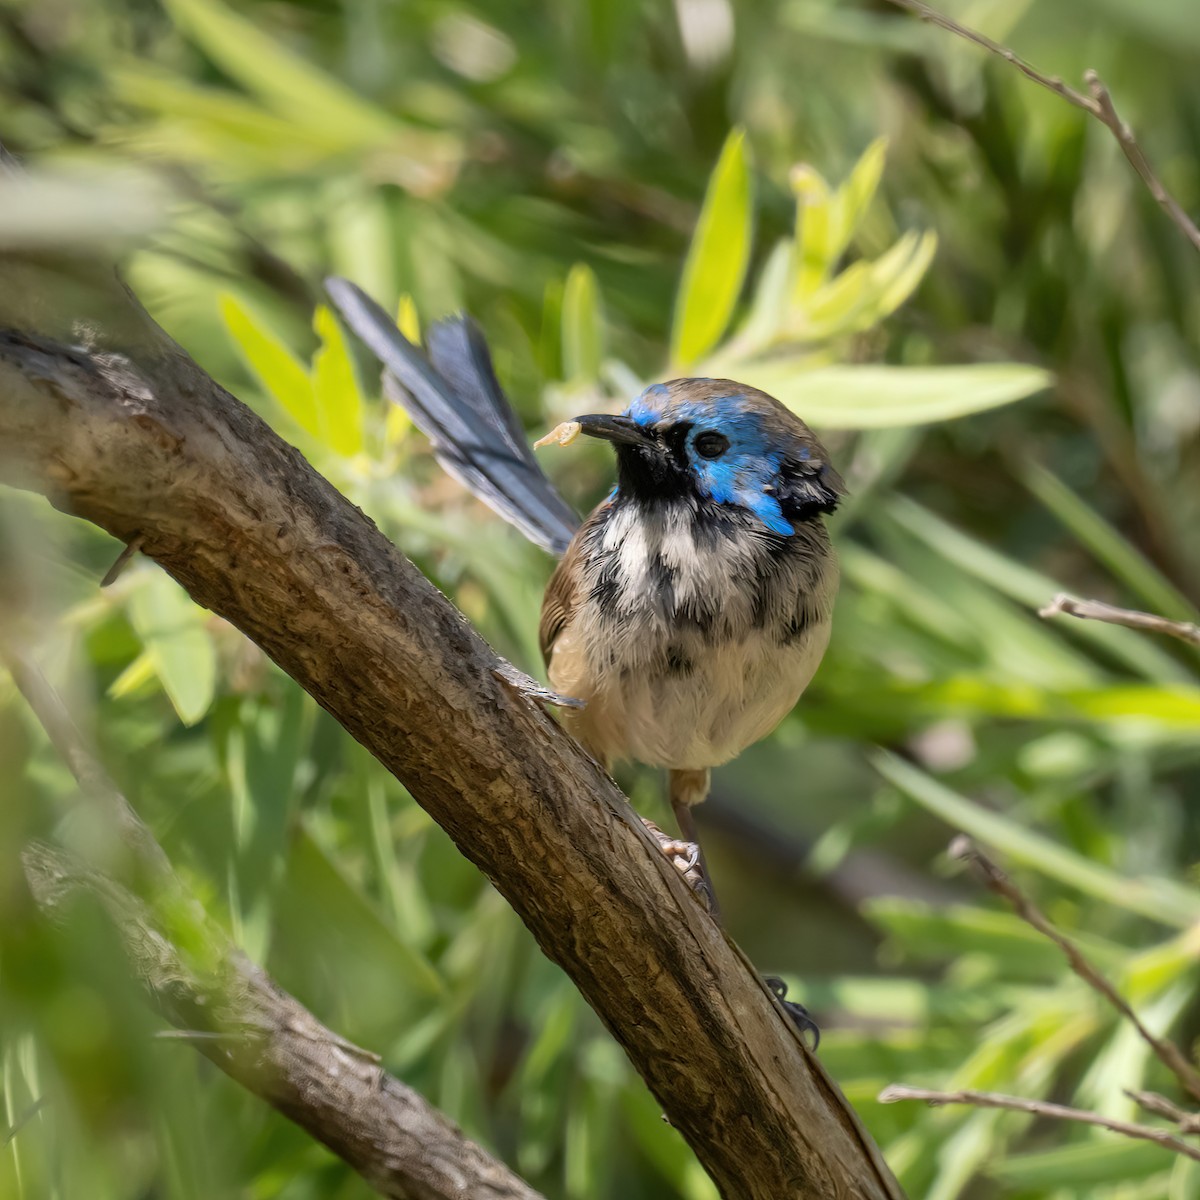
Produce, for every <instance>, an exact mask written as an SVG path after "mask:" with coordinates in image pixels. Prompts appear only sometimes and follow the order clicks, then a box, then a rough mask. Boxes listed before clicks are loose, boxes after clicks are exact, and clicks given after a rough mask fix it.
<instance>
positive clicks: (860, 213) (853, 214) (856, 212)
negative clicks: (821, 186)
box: [834, 137, 887, 254]
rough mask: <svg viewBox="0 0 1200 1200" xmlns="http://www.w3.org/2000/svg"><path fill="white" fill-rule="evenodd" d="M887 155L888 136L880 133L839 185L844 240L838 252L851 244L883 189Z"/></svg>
mask: <svg viewBox="0 0 1200 1200" xmlns="http://www.w3.org/2000/svg"><path fill="white" fill-rule="evenodd" d="M886 158H887V138H886V137H878V138H876V139H875V140H874V141H873V142H872V143H871V144H870V145H869V146H868V147H867V148H866V149H865V150H864V151H863V153H862V157H861V158H860V159H859V160H858V162H856V163H855V164H854V169H853V170H852V171H851V172H850V175H849V178H847V180H846V182H845V183H843V184H842V186H841V187H840V188H838V191H837V197H836V199H835V201H834V209H835V211H836V213H837V226H838V242H839V243H840V247H839V249H838V251H837V253H838V254H841V253H842V252H843V251H844V250H845V249H846V247H847V246H848V245H849V244H850V239H851V238H852V237H853V236H854V235H855V233H857V232H858V227H859V226H860V225H861V224H862V220H863V217H865V216H866V215H867V209H868V208H870V206H871V201H872V200H874V199H875V193H876V192H877V191H878V190H879V181H880V180H881V179H882V178H883V164H884V161H885V159H886Z"/></svg>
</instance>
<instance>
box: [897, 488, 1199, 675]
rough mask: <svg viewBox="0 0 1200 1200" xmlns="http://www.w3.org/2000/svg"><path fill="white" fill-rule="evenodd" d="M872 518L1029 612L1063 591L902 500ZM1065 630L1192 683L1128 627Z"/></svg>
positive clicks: (1131, 664)
mask: <svg viewBox="0 0 1200 1200" xmlns="http://www.w3.org/2000/svg"><path fill="white" fill-rule="evenodd" d="M875 519H876V520H880V521H883V522H892V523H894V524H897V525H899V526H901V527H902V528H903V529H905V530H906V531H907V532H908V533H910V534H911V535H912V536H914V537H916V538H918V539H919V540H920V541H922V542H924V543H925V544H926V545H928V546H931V547H932V548H933V549H934V550H936V551H937V552H938V553H939V554H940V555H942V556H943V557H944V558H946V559H947V560H949V561H950V562H952V563H956V564H957V565H958V566H959V567H961V568H962V570H964V571H966V572H968V573H969V574H971V575H973V576H974V577H975V578H976V579H981V580H983V581H984V582H985V583H988V584H990V585H991V586H992V587H994V588H995V589H996V590H997V591H998V592H1001V593H1002V594H1003V595H1005V596H1009V597H1011V598H1012V599H1013V600H1017V601H1019V602H1020V603H1022V604H1025V605H1027V606H1028V607H1029V608H1031V609H1033V610H1035V611H1036V610H1037V609H1039V608H1041V607H1042V605H1044V604H1046V603H1047V602H1048V600H1049V598H1050V597H1053V596H1054V595H1055V593H1057V592H1060V591H1062V590H1063V589H1062V585H1061V584H1060V583H1059V582H1058V581H1057V580H1054V579H1051V578H1050V577H1049V576H1048V575H1043V574H1041V573H1040V572H1039V571H1035V570H1033V569H1032V568H1031V567H1029V566H1027V565H1026V564H1025V563H1021V562H1017V561H1016V560H1015V559H1013V558H1010V557H1008V556H1007V555H1004V554H1001V553H999V552H998V551H996V550H993V549H992V548H991V547H990V546H985V545H984V544H983V543H982V542H980V541H979V540H978V539H976V538H973V537H971V536H970V535H969V534H966V533H963V532H962V530H960V529H955V528H954V526H953V525H951V524H949V522H947V521H945V520H943V519H942V518H941V517H939V516H938V515H937V513H935V512H933V511H932V510H931V509H928V508H925V507H924V506H923V505H920V504H917V503H916V502H915V501H913V500H909V499H907V498H906V497H902V496H897V497H893V500H892V502H891V503H890V504H889V505H888V508H887V512H886V513H879V514H876V517H875ZM1070 631H1071V636H1072V639H1073V640H1075V641H1084V642H1090V643H1091V644H1092V645H1094V646H1097V647H1101V648H1103V649H1104V650H1105V651H1106V652H1107V653H1109V654H1111V655H1112V656H1113V657H1114V658H1117V659H1119V660H1120V661H1121V662H1122V663H1123V664H1124V665H1125V666H1126V667H1128V668H1129V669H1130V670H1131V671H1134V672H1136V673H1137V674H1138V675H1140V676H1141V677H1142V678H1144V679H1152V680H1155V681H1156V682H1167V683H1179V684H1184V685H1187V684H1190V683H1191V682H1192V681H1193V677H1192V675H1191V674H1190V672H1188V671H1187V670H1186V669H1185V668H1184V667H1183V666H1181V665H1180V664H1179V663H1178V662H1176V661H1175V659H1173V658H1172V657H1171V656H1170V655H1169V654H1167V653H1166V652H1165V651H1164V650H1162V649H1161V648H1160V647H1158V646H1156V645H1155V644H1154V643H1153V642H1150V641H1148V640H1147V639H1146V638H1145V637H1143V636H1142V635H1141V634H1139V633H1135V632H1134V631H1133V630H1132V629H1121V628H1119V627H1118V626H1116V625H1105V624H1103V623H1102V622H1100V621H1074V622H1072V624H1071V626H1070Z"/></svg>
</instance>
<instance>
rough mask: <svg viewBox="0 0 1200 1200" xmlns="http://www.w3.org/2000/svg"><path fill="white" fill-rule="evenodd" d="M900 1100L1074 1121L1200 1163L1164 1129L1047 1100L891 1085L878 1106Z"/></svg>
mask: <svg viewBox="0 0 1200 1200" xmlns="http://www.w3.org/2000/svg"><path fill="white" fill-rule="evenodd" d="M901 1100H924V1101H925V1102H926V1103H927V1104H932V1105H935V1106H936V1105H939V1104H970V1105H972V1106H973V1107H975V1108H1003V1109H1007V1110H1009V1111H1010V1112H1022V1113H1028V1114H1029V1115H1030V1116H1034V1117H1049V1118H1051V1119H1052V1120H1055V1121H1076V1122H1078V1123H1079V1124H1080V1125H1095V1126H1096V1127H1097V1128H1099V1129H1107V1130H1108V1131H1109V1132H1110V1133H1119V1134H1121V1135H1122V1136H1123V1137H1128V1138H1137V1139H1139V1140H1140V1141H1143V1142H1154V1143H1155V1145H1158V1146H1161V1147H1162V1148H1163V1149H1164V1150H1174V1151H1175V1153H1176V1154H1182V1155H1184V1156H1185V1157H1187V1158H1192V1159H1195V1160H1196V1162H1200V1150H1198V1149H1196V1147H1194V1146H1189V1145H1188V1144H1187V1142H1184V1141H1181V1140H1180V1139H1179V1138H1177V1137H1175V1135H1174V1134H1172V1133H1168V1132H1167V1130H1165V1129H1155V1128H1153V1127H1152V1126H1150V1125H1137V1124H1135V1123H1134V1122H1132V1121H1118V1120H1116V1119H1115V1118H1113V1117H1104V1116H1101V1115H1100V1113H1094V1112H1089V1111H1088V1110H1087V1109H1086V1108H1071V1107H1069V1106H1068V1105H1066V1104H1054V1103H1052V1102H1050V1101H1049V1100H1028V1099H1026V1098H1025V1097H1024V1096H1005V1095H1002V1094H1001V1093H999V1092H974V1091H960V1092H938V1091H932V1090H930V1089H929V1088H915V1087H907V1086H905V1085H904V1084H900V1083H893V1084H892V1085H891V1086H890V1087H886V1088H884V1089H883V1091H882V1092H880V1093H879V1102H880V1103H881V1104H896V1103H897V1102H899V1101H901Z"/></svg>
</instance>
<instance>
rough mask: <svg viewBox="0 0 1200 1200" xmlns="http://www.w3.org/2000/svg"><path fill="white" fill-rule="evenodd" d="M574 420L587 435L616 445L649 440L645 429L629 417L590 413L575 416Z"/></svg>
mask: <svg viewBox="0 0 1200 1200" xmlns="http://www.w3.org/2000/svg"><path fill="white" fill-rule="evenodd" d="M575 421H576V423H577V424H578V425H579V428H580V429H581V430H582V431H583V432H584V433H586V434H587V435H588V436H589V437H594V438H603V439H604V440H605V441H606V442H612V443H613V444H614V445H617V446H644V445H645V444H646V442H647V441H648V440H649V437H648V435H647V433H646V431H645V430H644V429H643V428H642V427H641V426H640V425H639V424H638V423H637V422H636V421H635V420H633V419H632V418H631V417H611V416H609V415H608V414H607V413H592V414H590V415H589V416H585V417H576V418H575Z"/></svg>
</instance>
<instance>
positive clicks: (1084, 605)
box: [1038, 592, 1200, 646]
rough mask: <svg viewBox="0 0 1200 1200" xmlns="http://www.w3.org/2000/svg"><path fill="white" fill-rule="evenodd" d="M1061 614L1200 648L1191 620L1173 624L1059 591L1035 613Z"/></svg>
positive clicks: (1197, 630) (1198, 629)
mask: <svg viewBox="0 0 1200 1200" xmlns="http://www.w3.org/2000/svg"><path fill="white" fill-rule="evenodd" d="M1064 613H1065V614H1066V615H1067V616H1068V617H1079V618H1080V619H1081V620H1084V621H1104V622H1105V623H1106V624H1109V625H1124V626H1125V627H1126V628H1127V629H1140V630H1143V631H1144V632H1146V633H1163V634H1166V635H1167V637H1173V638H1178V639H1179V640H1180V641H1181V642H1187V643H1188V645H1189V646H1200V625H1194V624H1193V623H1192V622H1191V621H1172V620H1170V619H1169V618H1167V617H1160V616H1158V615H1157V613H1148V612H1139V611H1138V610H1137V609H1134V608H1117V607H1116V605H1113V604H1105V603H1104V602H1103V601H1102V600H1076V599H1075V598H1074V597H1073V596H1068V595H1066V594H1065V593H1064V592H1059V594H1058V595H1057V596H1055V597H1054V599H1053V600H1051V601H1050V603H1049V604H1047V605H1046V607H1045V608H1043V609H1039V610H1038V616H1039V617H1057V616H1060V615H1062V614H1064Z"/></svg>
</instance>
